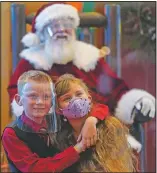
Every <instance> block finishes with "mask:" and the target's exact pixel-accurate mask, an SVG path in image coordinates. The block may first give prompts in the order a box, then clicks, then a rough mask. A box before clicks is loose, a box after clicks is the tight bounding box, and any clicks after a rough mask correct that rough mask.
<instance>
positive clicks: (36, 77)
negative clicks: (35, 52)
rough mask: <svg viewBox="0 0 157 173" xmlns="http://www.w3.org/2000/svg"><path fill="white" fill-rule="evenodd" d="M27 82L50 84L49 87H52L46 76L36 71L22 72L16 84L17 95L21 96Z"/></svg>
mask: <svg viewBox="0 0 157 173" xmlns="http://www.w3.org/2000/svg"><path fill="white" fill-rule="evenodd" d="M29 81H34V82H37V83H50V85H52V80H51V78H50V76H49V75H48V74H46V73H44V72H42V71H38V70H30V71H27V72H24V73H23V74H22V75H21V76H20V77H19V79H18V83H17V89H18V94H20V95H22V90H23V87H24V86H25V84H26V83H28V82H29ZM52 91H53V85H52Z"/></svg>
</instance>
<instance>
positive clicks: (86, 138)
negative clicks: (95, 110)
mask: <svg viewBox="0 0 157 173" xmlns="http://www.w3.org/2000/svg"><path fill="white" fill-rule="evenodd" d="M97 122H98V120H97V118H95V117H88V118H87V119H86V121H85V123H84V126H83V127H82V130H81V133H80V135H79V137H78V139H77V142H79V141H81V140H82V143H83V146H84V149H86V148H89V147H91V146H93V145H95V144H96V141H97V129H96V124H97Z"/></svg>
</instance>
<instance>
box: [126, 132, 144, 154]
mask: <svg viewBox="0 0 157 173" xmlns="http://www.w3.org/2000/svg"><path fill="white" fill-rule="evenodd" d="M127 141H128V144H129V147H131V148H132V149H134V150H136V151H137V152H138V153H139V152H140V151H141V149H142V144H141V143H140V142H138V141H137V140H136V139H135V138H134V137H133V136H131V135H130V134H129V135H127Z"/></svg>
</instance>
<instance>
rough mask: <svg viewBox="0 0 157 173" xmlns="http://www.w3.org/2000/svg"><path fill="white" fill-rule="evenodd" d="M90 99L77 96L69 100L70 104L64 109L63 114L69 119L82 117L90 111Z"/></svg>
mask: <svg viewBox="0 0 157 173" xmlns="http://www.w3.org/2000/svg"><path fill="white" fill-rule="evenodd" d="M90 107H91V105H90V101H89V99H84V98H75V99H72V100H71V101H70V102H69V105H68V106H67V107H66V108H64V109H62V112H63V115H64V116H65V117H66V118H67V119H73V118H81V117H84V116H85V115H87V113H88V112H89V111H90Z"/></svg>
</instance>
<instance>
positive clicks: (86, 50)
mask: <svg viewBox="0 0 157 173" xmlns="http://www.w3.org/2000/svg"><path fill="white" fill-rule="evenodd" d="M106 48H107V47H106ZM108 50H109V49H106V50H105V51H104V47H103V49H99V48H97V47H95V46H94V45H92V44H88V43H85V42H82V41H76V43H75V51H74V52H75V55H74V59H73V64H74V65H75V66H77V67H78V68H79V69H82V70H84V71H86V72H88V71H90V70H94V69H95V67H96V65H97V63H98V61H99V60H100V59H101V58H102V57H105V56H106V55H107V54H108V53H109V52H108Z"/></svg>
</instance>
